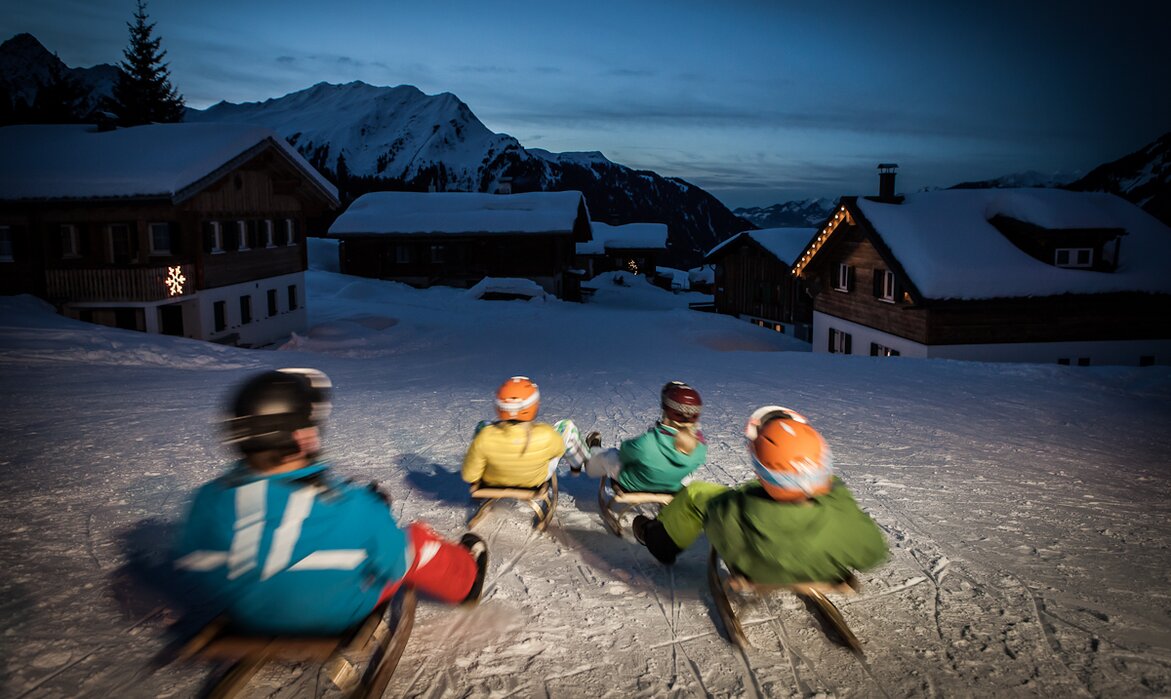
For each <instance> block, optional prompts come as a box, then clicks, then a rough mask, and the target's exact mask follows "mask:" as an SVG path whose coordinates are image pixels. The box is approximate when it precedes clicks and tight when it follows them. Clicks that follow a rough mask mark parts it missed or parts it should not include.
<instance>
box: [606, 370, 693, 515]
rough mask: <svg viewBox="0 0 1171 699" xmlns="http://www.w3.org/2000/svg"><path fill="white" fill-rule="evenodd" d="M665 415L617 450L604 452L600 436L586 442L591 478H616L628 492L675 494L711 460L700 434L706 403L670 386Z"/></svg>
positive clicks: (664, 395)
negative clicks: (700, 418)
mask: <svg viewBox="0 0 1171 699" xmlns="http://www.w3.org/2000/svg"><path fill="white" fill-rule="evenodd" d="M659 402H660V404H661V407H662V414H661V416H660V417H659V419H658V420H657V421H656V422H655V424H653V425H651V427H650V429H649V430H647V431H646V432H643V433H642V434H640V435H639V436H637V437H635V438H633V439H628V440H626V441H624V442H622V444H621V445H620V446H619V448H617V449H603V448H602V446H601V444H602V439H601V435H600V434H598V433H597V432H591V433H590V434H589V436H587V437H586V444H587V446H589V448H590V456H589V460H588V461H587V462H586V466H585V468H586V473H587V474H588V475H589V476H591V477H593V478H606V477H610V478H613V479H614V481H615V482H616V483H618V485H619V486H620V487H621V488H622V489H623V490H625V491H627V492H640V493H675V492H677V491H678V490H679V489H680V488H681V487H683V485H682V481H683V479H685V478H687V477H688V476H689V475H691V473H692V472H694V471H695V469H697V468H699V467H700V466H702V465H703V464H704V462H705V461H706V459H707V444H706V443H705V442H704V440H703V433H702V432H701V431H700V429H699V416H700V412H701V411H702V409H703V400H702V399H701V398H700V397H699V392H698V391H696V390H695V389H694V388H692V387H691V386H688V385H687V384H685V383H683V382H682V381H671V382H669V383H667V384H666V385H665V386H663V389H662V390H661V391H660V392H659Z"/></svg>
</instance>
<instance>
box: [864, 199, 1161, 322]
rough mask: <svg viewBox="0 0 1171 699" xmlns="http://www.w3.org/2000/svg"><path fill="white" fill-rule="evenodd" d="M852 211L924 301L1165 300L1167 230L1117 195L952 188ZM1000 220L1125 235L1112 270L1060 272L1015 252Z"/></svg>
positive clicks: (1051, 266)
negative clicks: (1133, 296) (1145, 295)
mask: <svg viewBox="0 0 1171 699" xmlns="http://www.w3.org/2000/svg"><path fill="white" fill-rule="evenodd" d="M857 205H858V209H859V211H861V213H862V214H863V215H864V216H865V217H866V219H867V221H869V222H870V225H871V226H872V227H873V228H874V230H875V232H876V233H877V234H878V236H879V237H880V238H881V239H882V241H883V242H884V243H885V244H886V245H887V247H888V248H890V251H891V253H893V254H894V256H895V258H896V259H897V260H898V262H899V264H900V265H902V267H903V269H904V271H906V273H907V275H908V276H909V277H910V280H911V282H912V283H913V284H914V285H915V286H916V287H917V288H918V289H919V291H920V293H922V294H923V295H924V296H925V297H926V298H934V299H945V298H955V299H978V298H997V297H1012V296H1052V295H1058V294H1066V293H1073V294H1086V293H1110V292H1122V291H1145V292H1159V293H1171V274H1168V273H1167V264H1168V262H1167V261H1168V260H1169V259H1171V228H1168V227H1167V226H1166V225H1164V224H1162V223H1161V222H1159V221H1158V220H1157V219H1155V218H1153V217H1152V216H1151V215H1149V214H1147V213H1146V212H1145V211H1143V210H1142V209H1140V208H1139V207H1137V206H1135V205H1134V204H1131V203H1130V202H1128V201H1126V200H1125V199H1122V198H1120V197H1117V196H1114V195H1113V194H1103V193H1098V192H1069V191H1065V190H1059V189H1034V188H1030V189H956V190H943V191H935V192H921V193H918V194H910V195H907V197H906V198H905V200H904V201H903V203H901V204H886V203H879V202H874V201H870V200H868V199H858V202H857ZM997 215H1001V216H1008V217H1011V218H1014V219H1017V220H1020V221H1024V222H1027V223H1031V224H1034V225H1037V226H1041V227H1044V228H1051V229H1077V228H1121V229H1124V230H1125V231H1126V235H1125V236H1123V238H1122V243H1121V248H1120V252H1119V260H1118V267H1117V269H1116V270H1115V271H1113V272H1096V271H1090V270H1080V269H1063V268H1060V267H1054V266H1053V265H1049V264H1046V263H1044V262H1041V261H1040V260H1037V259H1036V258H1034V257H1031V256H1030V255H1028V254H1026V253H1025V252H1023V251H1022V250H1021V249H1020V248H1018V247H1016V246H1015V245H1013V244H1012V243H1011V242H1010V241H1009V240H1008V239H1007V238H1005V237H1004V235H1003V234H1001V233H1000V231H998V230H997V229H996V228H995V227H994V226H993V225H992V224H991V223H989V220H990V219H992V218H994V217H995V216H997Z"/></svg>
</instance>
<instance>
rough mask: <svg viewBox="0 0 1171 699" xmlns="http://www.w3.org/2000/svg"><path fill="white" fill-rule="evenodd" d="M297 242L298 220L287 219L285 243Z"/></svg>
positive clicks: (294, 243)
mask: <svg viewBox="0 0 1171 699" xmlns="http://www.w3.org/2000/svg"><path fill="white" fill-rule="evenodd" d="M296 244H297V222H296V221H295V220H294V219H291V218H286V219H285V245H296Z"/></svg>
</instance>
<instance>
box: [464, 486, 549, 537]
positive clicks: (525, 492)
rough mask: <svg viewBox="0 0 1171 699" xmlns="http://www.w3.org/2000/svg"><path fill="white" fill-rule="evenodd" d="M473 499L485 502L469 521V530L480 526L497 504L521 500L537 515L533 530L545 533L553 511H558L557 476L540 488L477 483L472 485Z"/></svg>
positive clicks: (534, 519)
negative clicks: (504, 486)
mask: <svg viewBox="0 0 1171 699" xmlns="http://www.w3.org/2000/svg"><path fill="white" fill-rule="evenodd" d="M472 498H473V499H475V500H482V501H483V502H481V503H480V505H479V507H477V508H476V511H475V512H474V513H473V514H472V517H471V519H469V520H468V529H471V528H473V527H475V526H476V525H477V524H479V523H480V522H481V521H482V520H483V519H484V517H485V516H487V514H488V512H489V510H491V509H492V506H493V505H495V504H496V503H497V502H500V501H501V500H520V501H522V502H526V503H528V505H529V507H531V508H533V512H535V513H536V515H535V517H534V518H533V528H534V529H536V530H537V531H545V527H548V526H549V520H551V519H553V511H554V510H555V509H557V474H556V473H554V474H553V475H552V476H551V477H550V478H549V480H547V481H545V482H544V483H542V484H541V485H540V487H538V488H497V487H495V486H490V485H480V484H479V483H475V484H473V485H472Z"/></svg>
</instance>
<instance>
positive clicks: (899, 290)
mask: <svg viewBox="0 0 1171 699" xmlns="http://www.w3.org/2000/svg"><path fill="white" fill-rule="evenodd" d="M894 289H895V303H902V302H903V294H905V293H906V289H904V288H903V284H902V282H900V281H899V278H898V276H895V284H894Z"/></svg>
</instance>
